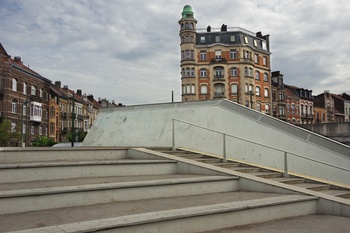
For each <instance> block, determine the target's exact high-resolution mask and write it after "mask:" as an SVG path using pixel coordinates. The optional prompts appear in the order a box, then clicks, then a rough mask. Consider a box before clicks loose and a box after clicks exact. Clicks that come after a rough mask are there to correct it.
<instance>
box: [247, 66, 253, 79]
mask: <svg viewBox="0 0 350 233" xmlns="http://www.w3.org/2000/svg"><path fill="white" fill-rule="evenodd" d="M248 76H249V77H253V68H249V69H248Z"/></svg>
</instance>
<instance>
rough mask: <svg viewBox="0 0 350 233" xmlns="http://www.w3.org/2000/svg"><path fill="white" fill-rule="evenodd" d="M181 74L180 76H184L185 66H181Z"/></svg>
mask: <svg viewBox="0 0 350 233" xmlns="http://www.w3.org/2000/svg"><path fill="white" fill-rule="evenodd" d="M181 76H182V77H186V73H185V68H182V69H181Z"/></svg>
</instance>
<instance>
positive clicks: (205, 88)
mask: <svg viewBox="0 0 350 233" xmlns="http://www.w3.org/2000/svg"><path fill="white" fill-rule="evenodd" d="M207 94H208V86H207V85H201V95H207Z"/></svg>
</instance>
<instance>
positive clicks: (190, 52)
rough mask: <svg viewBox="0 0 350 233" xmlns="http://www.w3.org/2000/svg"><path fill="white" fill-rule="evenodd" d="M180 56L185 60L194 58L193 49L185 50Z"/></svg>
mask: <svg viewBox="0 0 350 233" xmlns="http://www.w3.org/2000/svg"><path fill="white" fill-rule="evenodd" d="M182 58H183V59H185V60H194V50H185V52H184V55H183V57H182Z"/></svg>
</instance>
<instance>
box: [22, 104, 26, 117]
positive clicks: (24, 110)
mask: <svg viewBox="0 0 350 233" xmlns="http://www.w3.org/2000/svg"><path fill="white" fill-rule="evenodd" d="M22 108H23V109H22V114H23V116H25V115H27V104H24V103H23V105H22Z"/></svg>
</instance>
